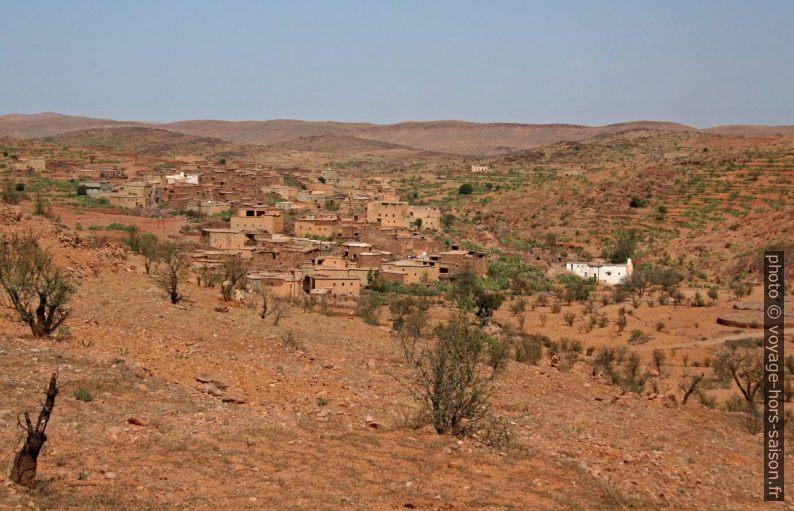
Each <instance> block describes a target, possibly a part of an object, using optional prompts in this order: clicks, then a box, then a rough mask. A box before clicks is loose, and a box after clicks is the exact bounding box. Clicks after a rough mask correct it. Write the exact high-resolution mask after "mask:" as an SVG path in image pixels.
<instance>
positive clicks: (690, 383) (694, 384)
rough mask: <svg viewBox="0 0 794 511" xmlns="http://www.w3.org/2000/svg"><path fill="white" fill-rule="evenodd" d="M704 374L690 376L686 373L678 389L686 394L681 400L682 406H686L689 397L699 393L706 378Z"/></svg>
mask: <svg viewBox="0 0 794 511" xmlns="http://www.w3.org/2000/svg"><path fill="white" fill-rule="evenodd" d="M704 376H705V375H704V374H703V373H697V374H690V373H687V372H685V373H684V376H683V378H682V379H681V381H680V382H679V383H678V388H679V389H681V391H682V392H683V393H684V397H683V398H682V399H681V404H682V405H685V404H686V402H687V401H688V400H689V397H690V396H691V395H692V394H694V393H695V392H697V390H698V387H699V386H700V382H701V381H702V380H703V378H704Z"/></svg>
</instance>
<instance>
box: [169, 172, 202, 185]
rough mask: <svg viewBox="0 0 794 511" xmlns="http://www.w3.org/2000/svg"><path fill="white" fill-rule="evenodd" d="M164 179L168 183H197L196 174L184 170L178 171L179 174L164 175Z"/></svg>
mask: <svg viewBox="0 0 794 511" xmlns="http://www.w3.org/2000/svg"><path fill="white" fill-rule="evenodd" d="M165 180H166V182H167V183H168V184H169V185H172V184H174V183H186V184H189V185H197V184H199V176H198V174H185V173H184V172H180V173H179V174H171V175H170V176H169V175H166V176H165Z"/></svg>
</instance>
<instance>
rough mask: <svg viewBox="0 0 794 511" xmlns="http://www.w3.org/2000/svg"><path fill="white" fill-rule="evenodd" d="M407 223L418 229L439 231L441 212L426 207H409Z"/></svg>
mask: <svg viewBox="0 0 794 511" xmlns="http://www.w3.org/2000/svg"><path fill="white" fill-rule="evenodd" d="M408 222H409V223H410V224H412V225H416V226H417V227H418V228H419V229H434V230H440V229H441V211H439V210H438V209H437V208H432V207H426V206H411V207H409V208H408Z"/></svg>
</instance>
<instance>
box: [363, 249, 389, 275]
mask: <svg viewBox="0 0 794 511" xmlns="http://www.w3.org/2000/svg"><path fill="white" fill-rule="evenodd" d="M391 257H392V253H391V252H386V251H385V250H372V251H370V252H361V253H359V254H358V258H357V260H358V265H359V267H361V268H369V269H376V270H379V269H381V268H382V267H383V263H386V262H388V261H390V260H391Z"/></svg>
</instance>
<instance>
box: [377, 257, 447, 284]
mask: <svg viewBox="0 0 794 511" xmlns="http://www.w3.org/2000/svg"><path fill="white" fill-rule="evenodd" d="M380 274H381V275H382V276H383V278H384V280H386V281H387V282H395V283H399V284H405V285H408V286H410V285H415V284H432V283H434V282H438V279H439V269H438V266H437V265H436V263H435V262H433V261H428V260H421V259H401V260H399V261H394V262H390V263H384V264H383V266H382V267H381V272H380Z"/></svg>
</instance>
